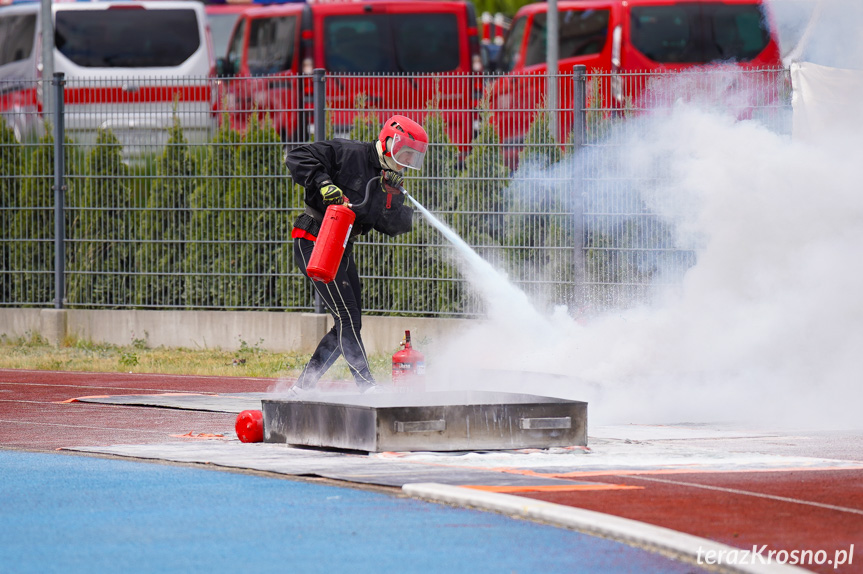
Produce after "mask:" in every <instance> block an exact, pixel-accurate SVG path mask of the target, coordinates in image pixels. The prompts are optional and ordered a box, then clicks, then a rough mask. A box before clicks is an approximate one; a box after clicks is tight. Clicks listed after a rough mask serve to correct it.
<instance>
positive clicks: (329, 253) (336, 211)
mask: <svg viewBox="0 0 863 574" xmlns="http://www.w3.org/2000/svg"><path fill="white" fill-rule="evenodd" d="M379 179H380V176H378V177H373V178H372V179H370V180H369V182H368V183H367V184H366V197H365V199H363V201H362V202H361V203H358V204H356V205H351V204H350V203H343V204H341V205H331V206H329V207H328V208H327V211H326V212H325V213H324V220H323V221H322V222H321V230H320V231H319V232H318V237H317V239H316V240H315V247H314V249H312V256H311V257H310V258H309V264H308V265H306V274H307V275H308V276H309V278H310V279H312V280H313V281H321V282H323V283H329V282H330V281H332V280H333V278H335V276H336V272H338V270H339V263H340V262H341V260H342V256H343V255H344V254H345V248H346V247H347V245H348V239H350V237H351V229H353V226H354V221H355V220H356V218H357V215H356V213H354V211H353V210H355V209H359V208H360V207H362V206H364V205H365V204H366V202H367V201H368V200H369V194H370V192H371V189H372V184H373V183H374V182H375V181H377V180H379Z"/></svg>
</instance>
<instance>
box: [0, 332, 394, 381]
mask: <svg viewBox="0 0 863 574" xmlns="http://www.w3.org/2000/svg"><path fill="white" fill-rule="evenodd" d="M262 343H263V341H258V342H256V343H253V344H249V343H247V342H246V341H240V348H239V349H237V350H235V351H226V350H222V349H172V348H166V347H155V348H150V347H148V346H147V344H146V337H144V338H143V339H134V340H133V341H132V343H131V344H130V345H126V346H120V345H109V344H105V343H95V342H93V341H88V340H85V339H79V338H76V337H67V338H66V339H65V340H64V341H63V344H62V345H61V346H60V347H55V346H53V345H50V344H48V342H47V341H46V340H45V339H43V338H42V337H40V336H39V335H35V334H28V335H26V336H23V337H7V336H6V335H0V368H2V369H33V370H46V371H90V372H99V373H121V372H122V373H159V374H171V375H213V376H220V377H265V378H277V377H296V376H298V375H299V374H300V372H302V370H303V367H304V366H305V364H306V363H307V362H308V360H309V357H311V355H309V354H303V353H277V352H274V351H267V350H265V349H262V348H261V344H262ZM369 363H370V366H371V369H372V373H373V374H374V376H375V378H376V379H377V380H378V381H379V382H382V383H385V382H388V381H389V380H390V378H391V372H392V370H391V369H392V363H391V358H390V357H389V356H386V355H372V356H370V357H369ZM325 377H326V378H327V379H329V380H353V377H352V376H351V374H350V370H349V369H348V367H347V363H345V361H344V359H343V358H341V359H339V360H338V361H337V362H336V364H335V365H333V367H332V368H331V369H330V370H329V371H328V372H327V374H326V375H325Z"/></svg>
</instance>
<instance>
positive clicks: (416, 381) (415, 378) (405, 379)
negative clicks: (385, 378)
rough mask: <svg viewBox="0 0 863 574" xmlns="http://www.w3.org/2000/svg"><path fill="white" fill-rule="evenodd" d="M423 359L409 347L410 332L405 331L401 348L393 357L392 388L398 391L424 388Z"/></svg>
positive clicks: (424, 371)
mask: <svg viewBox="0 0 863 574" xmlns="http://www.w3.org/2000/svg"><path fill="white" fill-rule="evenodd" d="M425 374H426V367H425V357H424V356H423V354H422V353H420V352H419V351H417V350H416V349H414V348H413V347H412V346H411V332H410V331H405V338H404V341H402V344H401V348H400V349H399V350H398V351H396V352H395V354H394V355H393V387H394V388H395V389H396V390H397V391H398V390H423V389H424V388H425Z"/></svg>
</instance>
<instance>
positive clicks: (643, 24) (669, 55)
mask: <svg viewBox="0 0 863 574" xmlns="http://www.w3.org/2000/svg"><path fill="white" fill-rule="evenodd" d="M699 12H700V9H699V7H698V5H696V4H692V5H674V6H637V7H636V6H633V8H632V19H631V25H632V30H631V32H630V37H631V40H632V45H633V46H635V48H636V49H637V50H638V51H639V52H641V53H642V54H644V55H645V56H647V57H648V58H650V59H651V60H653V61H654V62H701V61H702V58H701V54H700V49H699V47H698V46H697V44H696V37H697V34H696V33H695V31H694V28H695V27H696V26H697V25H698V22H697V18H698V13H699Z"/></svg>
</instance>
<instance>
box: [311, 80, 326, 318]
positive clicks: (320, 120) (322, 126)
mask: <svg viewBox="0 0 863 574" xmlns="http://www.w3.org/2000/svg"><path fill="white" fill-rule="evenodd" d="M312 82H313V86H314V106H315V112H314V113H315V141H318V142H319V141H323V140H325V139H327V135H326V134H327V116H326V113H327V112H326V109H325V108H326V87H327V83H326V78H325V73H324V69H323V68H315V69H314V71H313V72H312ZM323 312H324V302H323V301H322V300H321V295H320V293H318V291H317V289H315V313H323Z"/></svg>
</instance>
